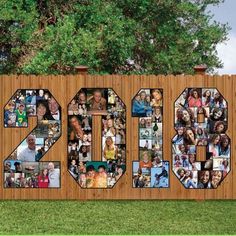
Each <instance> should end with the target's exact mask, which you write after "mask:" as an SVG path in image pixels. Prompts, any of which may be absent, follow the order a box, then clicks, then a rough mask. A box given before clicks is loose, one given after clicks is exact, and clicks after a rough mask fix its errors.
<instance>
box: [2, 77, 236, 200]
mask: <svg viewBox="0 0 236 236" xmlns="http://www.w3.org/2000/svg"><path fill="white" fill-rule="evenodd" d="M186 87H190V88H191V87H192V88H193V87H199V88H204V87H207V88H208V87H211V88H214V87H215V88H217V89H218V90H219V91H220V92H221V94H222V95H223V96H224V98H225V99H226V100H227V102H228V130H227V132H226V133H227V135H228V136H229V137H230V138H231V171H230V173H229V174H228V176H227V178H226V179H225V180H224V182H223V183H222V184H221V185H220V186H219V187H218V188H217V189H185V188H184V186H183V185H182V184H181V183H180V181H179V180H178V179H177V177H176V176H175V175H174V173H173V172H172V170H171V169H172V168H171V166H172V165H170V187H169V188H166V189H155V188H133V187H132V161H133V160H137V159H138V158H137V157H138V119H137V118H134V117H132V114H131V105H132V99H133V97H134V96H135V94H136V93H137V92H138V91H139V90H140V89H141V88H162V89H163V92H164V106H163V107H164V108H163V112H164V115H165V120H164V125H163V135H164V137H163V140H164V147H163V152H164V155H163V156H164V159H165V160H167V161H170V163H172V157H171V148H172V143H171V140H172V138H173V136H174V135H175V133H176V132H175V130H174V123H173V122H174V115H175V114H174V102H175V100H176V98H177V97H178V96H179V95H180V94H181V92H182V91H183V90H184V89H185V88H186ZM30 88H32V89H40V88H42V89H48V90H49V91H50V92H51V93H52V94H53V96H54V97H55V98H56V99H57V101H58V102H59V103H60V105H61V107H62V122H63V123H62V136H61V137H60V139H59V140H58V142H56V144H55V145H54V146H53V148H52V150H50V152H48V153H47V154H46V156H45V157H44V158H43V161H49V160H50V161H56V160H57V161H60V162H61V188H59V189H7V188H4V187H3V181H4V176H3V161H4V159H5V158H6V157H7V156H9V154H10V153H11V152H12V151H13V149H14V148H15V147H16V146H17V145H18V144H19V143H20V142H21V140H22V139H23V138H25V137H26V135H27V134H28V133H29V132H30V130H31V129H32V127H34V126H35V124H36V119H35V118H32V119H30V122H29V127H28V128H21V129H19V128H18V129H17V128H12V129H8V128H4V126H3V119H4V118H3V115H4V112H3V111H4V106H5V104H6V103H7V101H8V100H9V99H10V98H11V96H12V95H13V94H14V92H15V91H16V90H17V89H30ZM81 88H113V89H114V91H115V92H116V93H117V94H118V95H119V96H120V98H122V100H123V102H124V103H125V104H126V108H127V114H126V124H127V138H126V140H127V141H126V145H127V146H126V158H127V164H126V167H127V170H126V172H125V174H124V175H123V176H122V178H121V179H120V180H119V181H118V183H117V184H116V185H115V187H114V188H112V189H81V188H80V187H79V185H78V184H77V183H76V182H75V181H74V179H73V178H72V177H71V175H70V174H69V172H68V170H67V124H68V121H67V105H68V104H69V102H70V101H71V99H72V98H73V97H74V96H75V94H76V93H77V92H78V91H79V90H80V89H81ZM0 95H1V99H0V110H1V112H0V122H1V125H0V134H1V136H0V158H1V162H0V163H1V164H0V199H79V200H87V199H236V158H235V156H234V154H235V151H236V150H235V148H236V138H235V137H236V122H234V117H236V99H235V98H236V76H228V75H226V76H208V75H203V76H202V75H196V76H187V75H186V76H185V75H181V76H171V75H170V76H136V75H131V76H123V75H107V76H94V75H93V76H89V75H76V76H1V77H0ZM98 130H99V129H98ZM96 132H98V131H96ZM93 135H96V134H93ZM99 143H100V142H99Z"/></svg>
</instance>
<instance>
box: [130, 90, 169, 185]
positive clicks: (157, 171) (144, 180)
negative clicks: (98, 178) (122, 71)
mask: <svg viewBox="0 0 236 236" xmlns="http://www.w3.org/2000/svg"><path fill="white" fill-rule="evenodd" d="M132 116H133V117H139V129H138V130H139V131H138V132H139V161H134V162H133V187H134V188H144V187H145V188H168V187H169V162H168V161H164V160H163V131H162V129H163V125H162V124H163V120H164V116H163V90H162V89H141V90H140V91H139V92H138V93H137V94H136V96H135V97H134V98H133V100H132Z"/></svg>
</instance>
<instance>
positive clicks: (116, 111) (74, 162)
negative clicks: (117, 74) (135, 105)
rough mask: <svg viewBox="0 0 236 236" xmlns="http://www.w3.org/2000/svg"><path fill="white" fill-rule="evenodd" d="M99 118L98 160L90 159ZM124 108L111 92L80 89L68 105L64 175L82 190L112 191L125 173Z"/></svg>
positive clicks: (107, 90)
mask: <svg viewBox="0 0 236 236" xmlns="http://www.w3.org/2000/svg"><path fill="white" fill-rule="evenodd" d="M93 116H102V160H101V161H93V160H92V159H93V157H92V156H91V146H92V131H93V130H94V128H96V127H92V117H93ZM125 126H126V106H125V104H124V103H123V102H122V101H121V99H120V98H119V96H118V95H117V94H116V93H115V92H114V90H113V89H109V88H108V89H107V88H100V89H92V88H91V89H87V88H82V89H80V90H79V92H78V93H77V94H76V96H75V97H74V98H73V99H72V101H71V102H70V104H69V105H68V128H69V132H68V171H69V173H70V174H71V175H72V177H73V178H74V179H75V180H76V182H77V183H78V184H79V185H80V187H82V188H112V187H113V186H114V185H115V183H117V182H118V180H119V178H120V177H121V176H122V175H123V174H124V173H125V170H126V140H125V138H126V137H125V136H126V128H125Z"/></svg>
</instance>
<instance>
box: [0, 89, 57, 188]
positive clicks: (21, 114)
mask: <svg viewBox="0 0 236 236" xmlns="http://www.w3.org/2000/svg"><path fill="white" fill-rule="evenodd" d="M29 117H37V126H36V127H35V128H34V129H33V130H32V131H31V132H30V134H29V135H28V136H27V137H26V138H25V139H24V140H23V141H22V142H21V143H20V144H19V145H18V147H17V148H16V149H15V150H14V151H13V152H12V153H11V155H10V156H8V157H7V159H5V160H4V187H5V188H59V187H60V162H55V161H54V162H41V159H42V158H43V156H44V155H45V154H46V152H48V150H49V149H50V148H51V146H52V145H53V144H54V143H55V142H56V141H57V140H58V139H59V137H60V136H61V107H60V105H59V104H58V103H57V101H56V100H55V98H54V97H53V96H52V94H51V93H50V92H49V91H48V90H43V89H38V90H31V89H28V90H27V89H21V90H17V92H16V93H15V94H14V95H13V96H12V97H11V99H10V100H9V101H8V103H7V104H6V106H5V107H4V127H5V128H8V127H28V118H29ZM39 161H40V162H39Z"/></svg>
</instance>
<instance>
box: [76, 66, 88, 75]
mask: <svg viewBox="0 0 236 236" xmlns="http://www.w3.org/2000/svg"><path fill="white" fill-rule="evenodd" d="M75 71H76V72H77V74H79V75H87V74H88V66H75Z"/></svg>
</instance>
